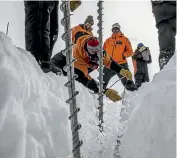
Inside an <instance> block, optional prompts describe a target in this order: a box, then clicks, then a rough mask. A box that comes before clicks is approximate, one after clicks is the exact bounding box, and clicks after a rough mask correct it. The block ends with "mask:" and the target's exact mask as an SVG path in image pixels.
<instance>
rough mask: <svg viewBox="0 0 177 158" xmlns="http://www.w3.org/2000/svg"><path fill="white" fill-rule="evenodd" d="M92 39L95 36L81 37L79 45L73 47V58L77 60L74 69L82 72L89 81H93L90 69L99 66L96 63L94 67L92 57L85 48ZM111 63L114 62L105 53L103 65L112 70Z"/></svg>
mask: <svg viewBox="0 0 177 158" xmlns="http://www.w3.org/2000/svg"><path fill="white" fill-rule="evenodd" d="M91 37H93V36H90V35H84V36H82V37H80V38H79V39H78V41H77V45H75V46H74V47H73V57H74V58H75V59H76V61H75V62H74V67H75V68H77V69H79V70H81V71H82V72H83V73H84V74H85V76H86V77H88V78H89V79H91V77H90V76H89V72H88V69H90V68H91V69H93V70H94V69H96V68H94V67H93V66H96V64H97V63H96V64H95V65H94V64H93V63H91V57H90V56H89V54H88V52H87V51H86V50H85V48H84V46H85V44H86V42H87V41H89V39H90V38H91ZM111 62H112V60H111V59H110V57H109V56H108V55H107V54H106V53H105V54H104V58H103V64H104V65H105V67H107V68H110V65H111Z"/></svg>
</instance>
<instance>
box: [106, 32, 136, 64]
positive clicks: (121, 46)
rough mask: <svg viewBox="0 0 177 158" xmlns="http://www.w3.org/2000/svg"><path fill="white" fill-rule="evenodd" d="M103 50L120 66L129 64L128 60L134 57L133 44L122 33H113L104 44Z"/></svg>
mask: <svg viewBox="0 0 177 158" xmlns="http://www.w3.org/2000/svg"><path fill="white" fill-rule="evenodd" d="M103 49H104V50H105V51H106V52H107V53H108V55H109V56H110V57H111V58H112V59H113V60H114V61H116V62H117V63H118V64H124V63H127V60H126V58H128V57H130V56H132V55H133V49H132V46H131V43H130V41H129V40H128V38H127V37H125V36H124V35H123V34H122V33H113V34H112V36H111V37H109V38H108V39H106V41H105V42H104V45H103Z"/></svg>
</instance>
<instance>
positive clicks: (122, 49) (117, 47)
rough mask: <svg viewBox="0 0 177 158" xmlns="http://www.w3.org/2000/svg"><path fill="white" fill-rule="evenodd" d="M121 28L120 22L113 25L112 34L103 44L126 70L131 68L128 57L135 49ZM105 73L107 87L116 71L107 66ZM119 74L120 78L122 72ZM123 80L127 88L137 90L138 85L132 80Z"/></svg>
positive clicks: (104, 78) (105, 85) (109, 53)
mask: <svg viewBox="0 0 177 158" xmlns="http://www.w3.org/2000/svg"><path fill="white" fill-rule="evenodd" d="M120 28H121V27H120V25H119V24H118V23H115V24H113V25H112V36H111V37H109V38H108V39H106V41H105V42H104V45H103V49H104V50H105V51H106V52H107V53H108V55H109V56H110V57H111V58H112V59H113V60H114V61H115V62H117V63H118V64H120V65H121V66H122V67H123V68H124V69H125V70H129V68H128V63H127V60H126V58H128V57H130V56H132V55H133V49H132V46H131V43H130V41H129V39H128V38H127V37H125V36H124V34H123V33H122V32H121V30H120ZM103 73H104V77H103V81H104V88H106V87H107V85H108V83H109V80H110V79H111V78H112V77H113V76H114V75H116V73H115V72H114V71H111V70H110V69H108V68H106V67H105V68H104V69H103ZM117 75H118V77H119V78H122V75H121V74H117ZM121 82H122V84H123V85H124V86H125V88H126V89H127V90H129V91H134V90H137V87H136V86H135V84H134V82H133V81H132V80H127V79H126V78H122V80H121Z"/></svg>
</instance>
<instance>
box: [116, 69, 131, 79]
mask: <svg viewBox="0 0 177 158" xmlns="http://www.w3.org/2000/svg"><path fill="white" fill-rule="evenodd" d="M119 73H120V74H121V75H122V76H124V77H126V78H128V79H130V80H132V73H131V72H130V71H128V70H124V69H121V70H120V72H119Z"/></svg>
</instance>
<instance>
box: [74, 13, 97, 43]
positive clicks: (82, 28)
mask: <svg viewBox="0 0 177 158" xmlns="http://www.w3.org/2000/svg"><path fill="white" fill-rule="evenodd" d="M93 25H94V20H93V16H91V15H89V16H87V18H86V20H85V22H84V24H79V25H77V26H75V27H73V28H72V43H74V44H76V42H77V40H78V38H79V37H82V36H83V35H91V36H93V33H92V30H93V28H92V26H93Z"/></svg>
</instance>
